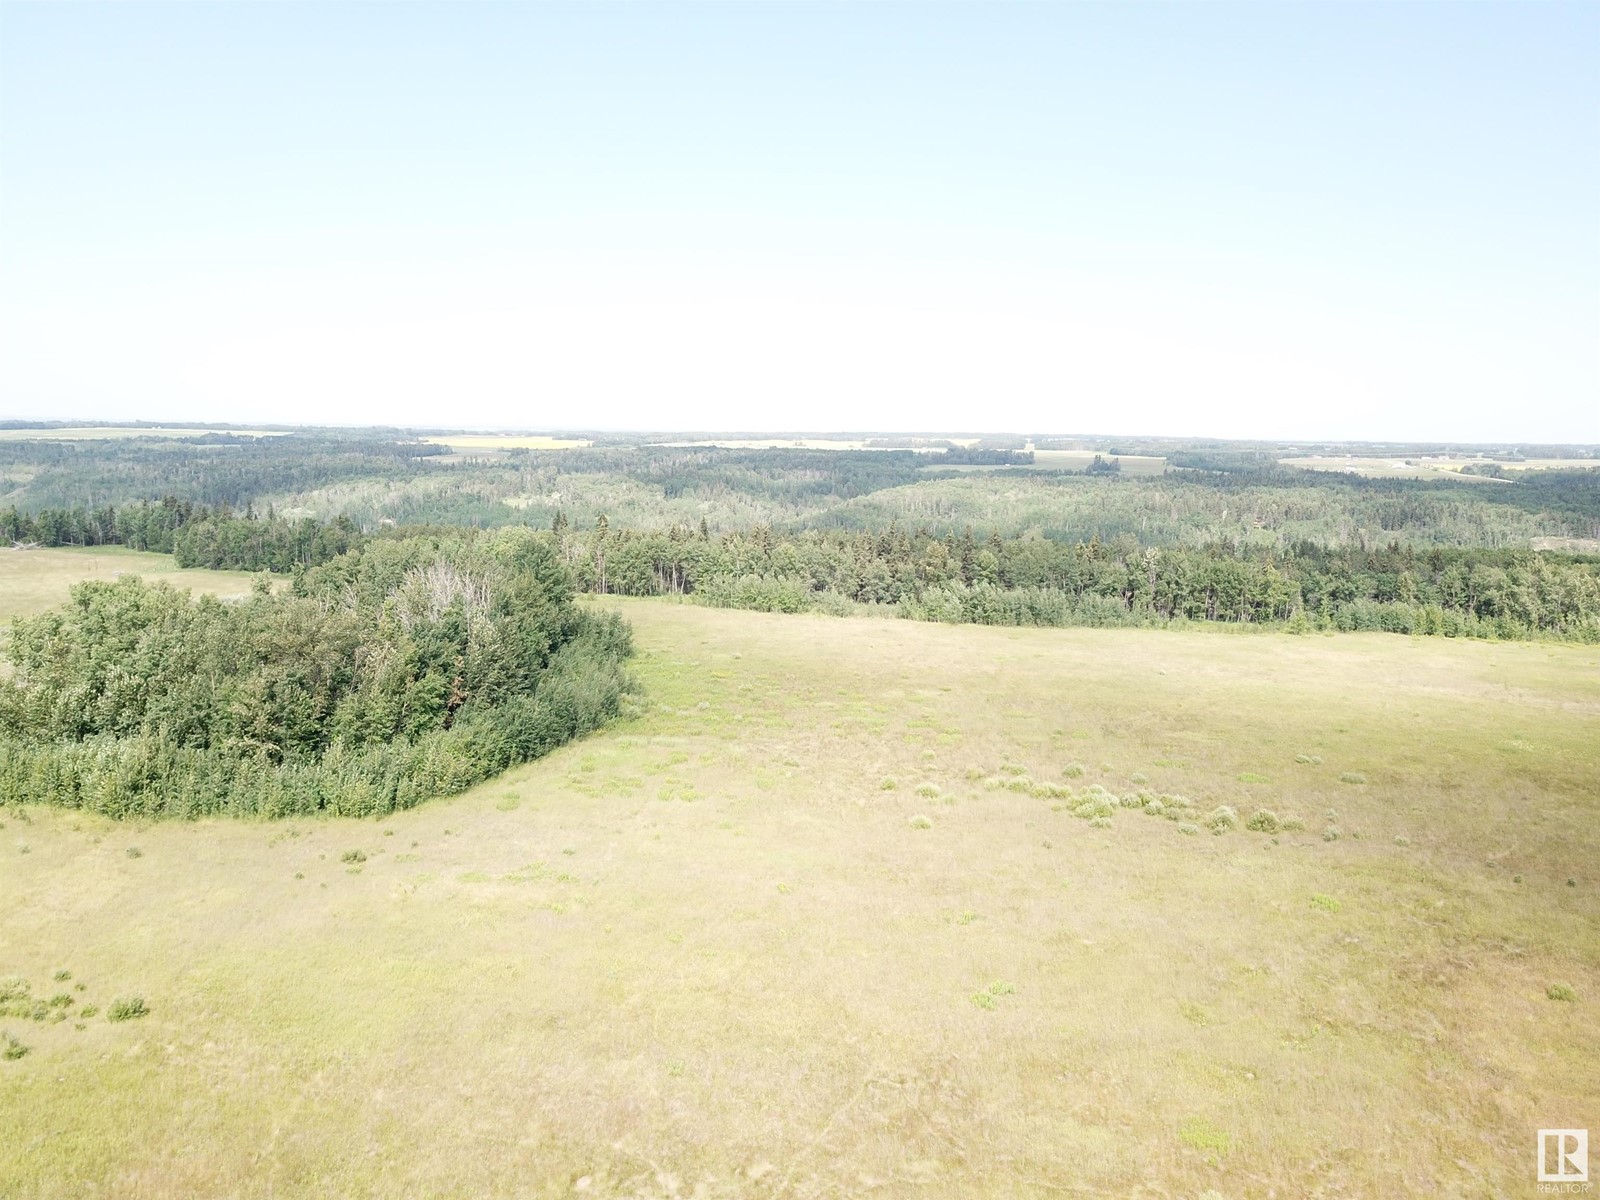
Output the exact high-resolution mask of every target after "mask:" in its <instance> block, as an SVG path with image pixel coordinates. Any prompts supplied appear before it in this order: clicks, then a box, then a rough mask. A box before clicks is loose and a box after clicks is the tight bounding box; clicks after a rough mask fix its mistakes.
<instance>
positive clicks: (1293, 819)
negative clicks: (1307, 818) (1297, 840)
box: [1278, 814, 1306, 833]
mask: <svg viewBox="0 0 1600 1200" xmlns="http://www.w3.org/2000/svg"><path fill="white" fill-rule="evenodd" d="M1305 827H1306V823H1305V822H1304V821H1302V820H1301V819H1300V818H1299V817H1297V816H1294V815H1293V814H1290V815H1289V816H1287V817H1284V818H1283V820H1282V821H1281V822H1280V823H1279V825H1278V828H1279V829H1281V830H1283V832H1284V833H1301V832H1303V831H1304V830H1305Z"/></svg>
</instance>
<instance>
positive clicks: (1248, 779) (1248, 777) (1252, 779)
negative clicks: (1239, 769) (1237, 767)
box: [1239, 771, 1272, 783]
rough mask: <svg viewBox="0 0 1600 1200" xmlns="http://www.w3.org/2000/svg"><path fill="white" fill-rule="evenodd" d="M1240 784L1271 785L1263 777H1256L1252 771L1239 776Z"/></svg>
mask: <svg viewBox="0 0 1600 1200" xmlns="http://www.w3.org/2000/svg"><path fill="white" fill-rule="evenodd" d="M1239 782H1240V783H1271V782H1272V780H1270V779H1268V778H1267V777H1266V776H1265V775H1257V774H1256V773H1255V772H1254V771H1246V772H1244V774H1242V775H1240V776H1239Z"/></svg>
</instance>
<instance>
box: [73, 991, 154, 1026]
mask: <svg viewBox="0 0 1600 1200" xmlns="http://www.w3.org/2000/svg"><path fill="white" fill-rule="evenodd" d="M86 1011H87V1010H86ZM149 1012H150V1009H149V1007H148V1006H147V1005H146V1004H145V1002H144V997H143V996H119V997H118V998H117V999H115V1000H113V1001H112V1002H111V1006H110V1007H109V1008H107V1009H106V1020H108V1021H132V1020H134V1019H136V1018H138V1017H143V1016H147V1015H149Z"/></svg>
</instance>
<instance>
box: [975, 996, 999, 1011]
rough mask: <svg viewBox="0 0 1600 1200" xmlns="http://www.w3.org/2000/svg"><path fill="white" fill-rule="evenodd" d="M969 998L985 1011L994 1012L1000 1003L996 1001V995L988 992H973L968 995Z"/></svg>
mask: <svg viewBox="0 0 1600 1200" xmlns="http://www.w3.org/2000/svg"><path fill="white" fill-rule="evenodd" d="M967 999H969V1000H971V1001H972V1003H973V1004H975V1005H977V1006H978V1007H979V1008H981V1009H983V1010H984V1011H985V1012H993V1011H994V1010H995V1009H996V1008H998V1007H999V1005H997V1004H996V1003H995V999H994V997H993V996H991V995H990V994H989V993H988V992H973V993H972V995H970V996H968V997H967Z"/></svg>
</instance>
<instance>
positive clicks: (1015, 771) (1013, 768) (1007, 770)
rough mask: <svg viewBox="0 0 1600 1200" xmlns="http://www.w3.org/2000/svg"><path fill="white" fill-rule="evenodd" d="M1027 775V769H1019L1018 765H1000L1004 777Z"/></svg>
mask: <svg viewBox="0 0 1600 1200" xmlns="http://www.w3.org/2000/svg"><path fill="white" fill-rule="evenodd" d="M1027 773H1028V768H1027V767H1019V766H1017V764H1016V763H1001V764H1000V774H1002V775H1026V774H1027Z"/></svg>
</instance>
